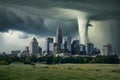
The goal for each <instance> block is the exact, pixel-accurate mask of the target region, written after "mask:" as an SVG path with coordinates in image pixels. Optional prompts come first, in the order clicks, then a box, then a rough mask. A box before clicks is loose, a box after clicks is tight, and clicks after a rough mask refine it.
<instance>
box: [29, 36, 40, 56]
mask: <svg viewBox="0 0 120 80" xmlns="http://www.w3.org/2000/svg"><path fill="white" fill-rule="evenodd" d="M38 50H39V47H38V42H37V40H36V38H33V39H32V41H31V42H30V56H38Z"/></svg>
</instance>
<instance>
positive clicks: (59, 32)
mask: <svg viewBox="0 0 120 80" xmlns="http://www.w3.org/2000/svg"><path fill="white" fill-rule="evenodd" d="M56 43H57V53H61V44H62V30H61V28H60V27H58V28H57V32H56Z"/></svg>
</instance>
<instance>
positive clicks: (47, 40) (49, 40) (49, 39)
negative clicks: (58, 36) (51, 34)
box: [46, 38, 53, 54]
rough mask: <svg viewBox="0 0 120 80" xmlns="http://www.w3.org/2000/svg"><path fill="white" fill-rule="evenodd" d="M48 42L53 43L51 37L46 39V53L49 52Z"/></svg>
mask: <svg viewBox="0 0 120 80" xmlns="http://www.w3.org/2000/svg"><path fill="white" fill-rule="evenodd" d="M50 43H53V38H47V39H46V51H47V54H50V49H51V48H50V47H51V46H50Z"/></svg>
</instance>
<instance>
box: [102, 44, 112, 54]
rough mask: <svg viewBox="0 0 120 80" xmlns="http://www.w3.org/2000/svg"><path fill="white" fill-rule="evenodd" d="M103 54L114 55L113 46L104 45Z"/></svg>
mask: <svg viewBox="0 0 120 80" xmlns="http://www.w3.org/2000/svg"><path fill="white" fill-rule="evenodd" d="M102 55H105V56H109V55H113V52H112V46H111V45H110V44H107V45H104V46H103V49H102Z"/></svg>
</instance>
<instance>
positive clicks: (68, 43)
mask: <svg viewBox="0 0 120 80" xmlns="http://www.w3.org/2000/svg"><path fill="white" fill-rule="evenodd" d="M66 40H67V49H68V51H69V52H71V37H66Z"/></svg>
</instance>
